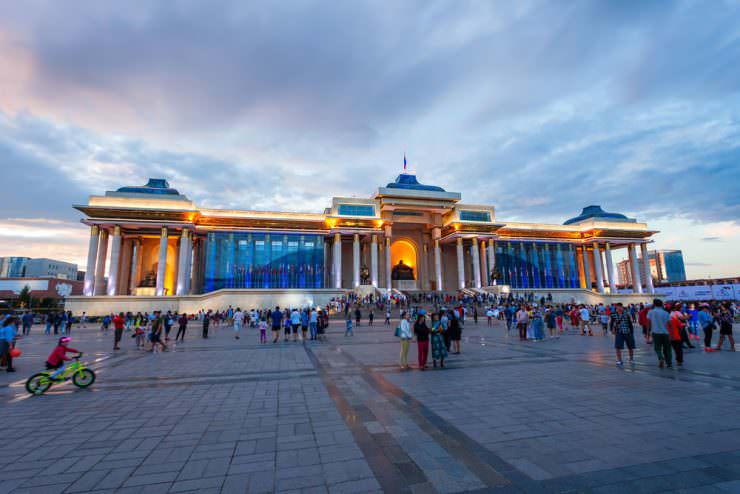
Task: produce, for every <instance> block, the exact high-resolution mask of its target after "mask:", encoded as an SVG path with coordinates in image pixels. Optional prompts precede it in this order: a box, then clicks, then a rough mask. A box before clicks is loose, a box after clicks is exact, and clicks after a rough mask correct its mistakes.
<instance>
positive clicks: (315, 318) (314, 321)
mask: <svg viewBox="0 0 740 494" xmlns="http://www.w3.org/2000/svg"><path fill="white" fill-rule="evenodd" d="M318 328H319V314H318V312H316V309H315V308H313V309H311V315H310V316H309V319H308V332H309V334H310V338H311V339H312V340H315V339H316V338H317V337H318Z"/></svg>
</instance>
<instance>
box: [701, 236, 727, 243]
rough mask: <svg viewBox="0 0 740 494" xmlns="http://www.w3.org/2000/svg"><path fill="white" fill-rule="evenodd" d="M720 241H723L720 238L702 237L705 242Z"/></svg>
mask: <svg viewBox="0 0 740 494" xmlns="http://www.w3.org/2000/svg"><path fill="white" fill-rule="evenodd" d="M720 240H722V239H721V238H720V237H702V241H704V242H718V241H720Z"/></svg>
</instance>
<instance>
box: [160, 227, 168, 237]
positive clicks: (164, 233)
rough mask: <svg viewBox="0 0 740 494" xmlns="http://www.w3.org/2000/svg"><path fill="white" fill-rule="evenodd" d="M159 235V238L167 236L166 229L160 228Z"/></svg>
mask: <svg viewBox="0 0 740 494" xmlns="http://www.w3.org/2000/svg"><path fill="white" fill-rule="evenodd" d="M159 234H160V235H161V236H163V237H165V236H167V227H166V226H163V227H162V228H161V229H160V230H159Z"/></svg>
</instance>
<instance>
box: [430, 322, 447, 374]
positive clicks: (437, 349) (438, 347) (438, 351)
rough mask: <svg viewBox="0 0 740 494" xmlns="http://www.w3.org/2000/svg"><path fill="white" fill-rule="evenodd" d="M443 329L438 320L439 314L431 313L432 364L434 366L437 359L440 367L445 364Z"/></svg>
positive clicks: (445, 351)
mask: <svg viewBox="0 0 740 494" xmlns="http://www.w3.org/2000/svg"><path fill="white" fill-rule="evenodd" d="M443 331H444V329H443V328H442V324H440V322H439V316H438V315H437V314H432V365H434V367H437V360H439V366H440V367H442V368H444V366H445V357H447V348H446V347H445V339H444V336H443Z"/></svg>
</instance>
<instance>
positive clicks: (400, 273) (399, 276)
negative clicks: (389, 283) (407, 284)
mask: <svg viewBox="0 0 740 494" xmlns="http://www.w3.org/2000/svg"><path fill="white" fill-rule="evenodd" d="M391 279H392V280H416V277H415V276H414V269H413V268H411V267H409V266H406V265H405V264H404V263H403V259H402V260H400V261H398V264H396V265H395V266H393V270H392V271H391Z"/></svg>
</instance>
